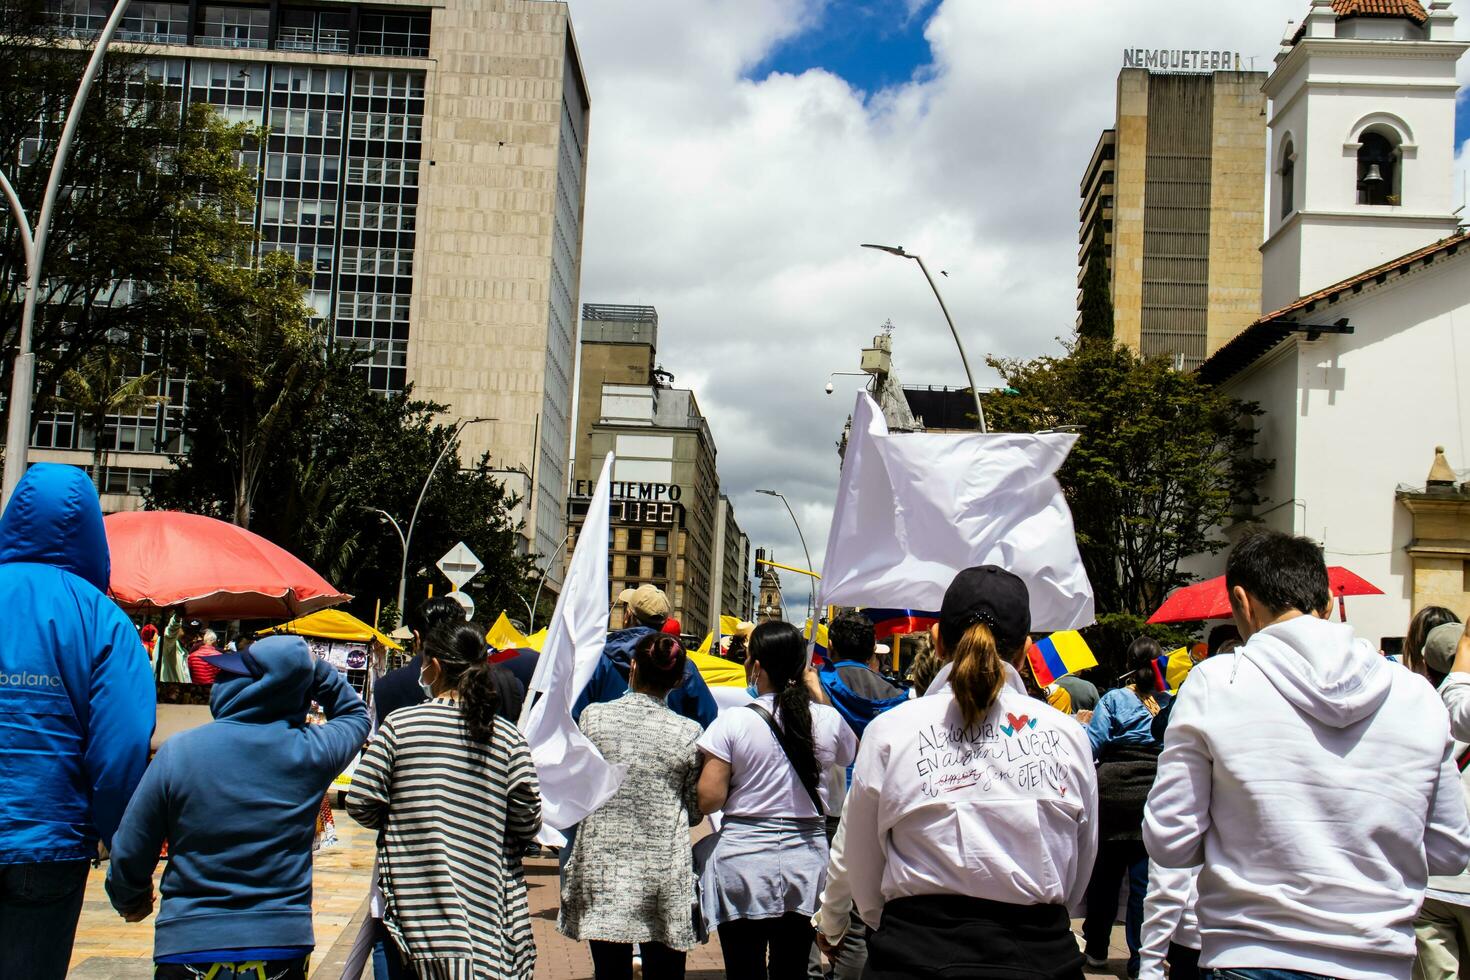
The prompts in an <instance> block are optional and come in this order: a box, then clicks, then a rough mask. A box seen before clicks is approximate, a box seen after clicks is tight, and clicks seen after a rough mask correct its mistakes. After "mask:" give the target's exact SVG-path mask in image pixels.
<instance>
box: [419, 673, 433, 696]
mask: <svg viewBox="0 0 1470 980" xmlns="http://www.w3.org/2000/svg"><path fill="white" fill-rule="evenodd" d="M419 690H420V691H423V692H424V697H426V698H432V697H433V696H434V688H433V687H431V686H430V685H429V682H428V681H426V680H424V669H423V668H422V667H420V668H419Z"/></svg>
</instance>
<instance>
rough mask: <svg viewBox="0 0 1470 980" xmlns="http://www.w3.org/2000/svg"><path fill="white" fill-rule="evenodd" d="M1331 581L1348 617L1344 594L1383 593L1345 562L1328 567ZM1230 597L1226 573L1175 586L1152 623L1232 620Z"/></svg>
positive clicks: (1341, 613) (1150, 620) (1333, 591)
mask: <svg viewBox="0 0 1470 980" xmlns="http://www.w3.org/2000/svg"><path fill="white" fill-rule="evenodd" d="M1327 584H1328V586H1329V587H1330V588H1331V590H1332V594H1333V595H1334V596H1336V597H1337V607H1338V613H1339V614H1340V615H1341V616H1342V618H1343V619H1347V605H1346V603H1345V602H1344V601H1343V596H1350V595H1383V590H1382V589H1380V588H1378V586H1376V585H1374V584H1373V583H1371V582H1369V581H1368V580H1367V579H1365V578H1363V577H1362V576H1360V575H1357V574H1356V573H1354V572H1350V571H1348V570H1347V569H1346V568H1343V567H1342V566H1341V565H1333V566H1331V567H1330V568H1328V569H1327ZM1229 618H1230V597H1229V595H1227V594H1226V592H1225V576H1223V575H1221V576H1220V577H1219V578H1212V579H1209V580H1207V581H1204V582H1197V583H1195V584H1194V585H1187V586H1185V587H1184V588H1182V589H1175V590H1174V591H1173V592H1172V593H1171V594H1170V595H1169V598H1167V599H1165V600H1164V604H1163V605H1162V606H1160V607H1159V608H1158V609H1157V610H1156V611H1155V612H1154V614H1153V615H1152V616H1150V617H1149V618H1148V621H1149V622H1150V623H1192V622H1196V621H1198V620H1202V619H1229Z"/></svg>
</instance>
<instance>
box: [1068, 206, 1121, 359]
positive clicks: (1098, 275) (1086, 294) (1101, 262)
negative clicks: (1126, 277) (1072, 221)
mask: <svg viewBox="0 0 1470 980" xmlns="http://www.w3.org/2000/svg"><path fill="white" fill-rule="evenodd" d="M1078 312H1079V313H1080V314H1081V317H1080V319H1079V320H1078V322H1077V336H1079V337H1082V338H1084V339H1086V340H1101V341H1111V340H1112V339H1113V293H1112V284H1111V282H1110V281H1109V279H1108V263H1107V257H1106V256H1105V255H1104V254H1103V236H1102V229H1101V228H1098V229H1097V230H1095V231H1094V232H1093V235H1092V244H1091V245H1089V246H1088V248H1087V269H1086V271H1084V272H1083V273H1082V308H1081V310H1079V311H1078Z"/></svg>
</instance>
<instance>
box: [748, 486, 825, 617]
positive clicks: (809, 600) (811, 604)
mask: <svg viewBox="0 0 1470 980" xmlns="http://www.w3.org/2000/svg"><path fill="white" fill-rule="evenodd" d="M756 493H763V494H765V495H766V496H767V497H780V498H781V503H783V504H785V505H786V513H788V514H790V515H791V523H792V524H795V525H796V537H797V538H798V539H799V540H800V541H801V553H802V554H804V555H806V567H807V569H808V570H809V571H813V572H814V571H816V569H815V568H813V567H812V553H811V552H810V551H808V550H807V547H806V535H804V534H802V533H801V522H800V521H798V520H797V519H796V511H794V510H792V509H791V504H790V502H789V501H787V499H786V495H785V494H781V493H777V492H776V491H775V490H757V491H756ZM806 608H807V618H809V619H810V620H812V623H813V626H814V627H815V623H816V619H817V602H816V592H815V590H814V588H813V586H812V579H810V578H808V579H807V582H806Z"/></svg>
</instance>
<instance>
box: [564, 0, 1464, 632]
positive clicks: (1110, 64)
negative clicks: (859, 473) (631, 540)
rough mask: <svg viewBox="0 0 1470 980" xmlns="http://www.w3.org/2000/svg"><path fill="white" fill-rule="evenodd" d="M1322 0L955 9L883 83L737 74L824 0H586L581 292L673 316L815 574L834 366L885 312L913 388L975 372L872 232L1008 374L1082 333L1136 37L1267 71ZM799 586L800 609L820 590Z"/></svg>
mask: <svg viewBox="0 0 1470 980" xmlns="http://www.w3.org/2000/svg"><path fill="white" fill-rule="evenodd" d="M1307 6H1308V2H1307V0H1238V2H1235V3H1231V4H1199V3H1188V4H1181V3H1178V2H1177V0H1119V2H1111V3H1099V2H1097V0H1042V2H1039V3H1028V4H994V3H975V2H963V0H946V2H944V3H943V4H942V5H941V6H940V7H939V8H938V9H937V10H936V11H935V13H934V14H933V16H932V17H931V18H930V20H929V22H928V24H927V25H926V28H925V36H926V37H927V39H928V41H929V42H930V44H931V46H932V49H933V53H934V64H933V66H932V68H926V69H924V70H922V71H921V72H919V73H918V75H917V76H916V78H915V79H914V80H913V81H910V82H909V83H907V84H904V85H900V86H896V87H894V88H891V89H888V90H885V91H882V92H878V93H868V95H869V96H870V97H868V98H865V93H862V92H858V91H855V90H853V88H852V87H851V86H849V85H848V84H847V83H846V82H845V81H844V80H843V79H841V78H838V77H836V76H834V75H832V74H829V73H827V72H824V71H820V70H812V71H807V72H805V73H803V74H801V75H799V76H792V75H784V74H772V75H770V76H769V77H766V78H763V79H760V80H757V81H751V80H748V79H745V78H744V77H743V73H744V72H746V71H749V70H750V67H751V66H753V65H756V64H759V63H760V62H761V61H762V59H763V58H764V57H765V56H766V55H767V54H768V53H769V52H770V51H771V50H772V49H773V48H774V47H775V46H776V45H778V44H779V43H780V42H781V41H782V40H783V39H787V38H790V37H792V36H793V35H795V34H796V33H798V32H800V31H801V30H802V29H803V28H804V27H805V26H806V25H811V24H814V23H816V22H817V21H818V15H819V14H820V11H821V3H820V2H819V0H803V2H795V0H785V2H783V0H743V2H738V3H737V2H732V0H655V2H646V3H645V2H640V3H636V4H632V3H626V2H621V0H581V2H576V3H574V6H573V10H572V17H573V22H574V25H575V29H576V32H577V36H578V40H579V44H580V47H581V51H582V56H583V58H584V61H585V63H586V69H587V75H588V80H589V85H590V88H591V94H592V104H593V108H592V113H593V122H592V128H591V149H590V154H589V188H588V196H587V216H586V225H585V241H584V251H583V256H584V258H583V276H582V298H583V300H584V301H587V302H612V303H617V302H628V303H649V304H653V305H654V306H656V307H658V311H659V318H660V331H659V334H660V336H659V360H660V362H661V363H662V364H663V366H664V367H666V368H667V369H669V370H670V371H672V372H673V373H674V374H675V376H676V382H677V383H678V384H679V385H680V386H685V385H687V386H690V387H693V388H694V389H695V390H696V392H697V394H698V398H699V402H700V405H701V406H702V407H703V409H704V412H705V414H706V416H707V417H708V418H709V421H710V427H711V429H712V431H713V433H714V438H715V441H716V443H717V445H718V447H719V468H720V474H721V478H722V480H723V483H724V489H725V492H726V493H728V494H729V495H730V497H731V498H732V500H733V501H734V503H735V507H736V515H737V518H738V520H739V521H740V523H741V525H742V526H743V527H744V528H745V530H746V531H747V532H748V533H749V534H750V535H751V538H752V540H753V542H754V543H755V544H756V545H757V546H760V545H765V546H770V547H774V548H775V550H776V553H777V555H778V557H779V558H781V559H782V560H786V561H790V562H792V563H796V562H798V561H800V560H801V550H800V546H799V544H798V543H797V540H796V535H795V533H794V531H793V529H792V527H791V521H790V518H789V517H788V516H787V514H786V512H785V510H784V508H782V507H781V506H780V502H779V501H776V500H773V499H771V498H767V497H761V496H757V495H755V494H754V493H753V492H752V491H753V490H754V489H755V488H758V487H772V488H775V489H778V490H781V491H782V492H784V493H785V494H786V495H787V496H788V498H789V499H790V500H791V503H792V506H793V508H795V509H796V510H797V513H798V515H799V517H800V519H801V522H802V526H803V529H804V530H805V532H806V536H807V541H808V544H809V545H810V546H811V548H812V551H813V560H814V561H816V562H817V563H818V564H820V562H821V553H822V551H823V549H824V548H825V543H826V533H827V524H828V521H829V520H830V517H831V507H832V500H833V496H834V493H835V489H836V483H837V474H838V458H837V455H836V451H835V445H834V444H835V442H836V440H837V439H838V438H839V437H840V435H841V432H842V426H843V422H844V420H845V418H846V415H847V413H848V411H849V410H850V408H851V405H852V393H853V392H854V391H855V390H856V387H857V385H858V384H859V383H860V380H861V379H858V378H838V379H834V383H836V387H837V392H838V393H837V394H834V395H832V396H827V395H825V394H824V393H823V387H824V386H825V384H826V383H827V375H828V373H829V372H831V371H854V370H856V369H857V364H858V351H859V349H860V348H861V347H862V346H864V345H865V344H866V343H867V342H868V341H869V340H870V339H871V337H872V336H873V334H874V333H876V332H877V330H878V328H879V327H880V325H881V324H882V323H883V321H884V320H886V319H888V318H889V317H891V318H892V319H893V322H894V323H895V324H896V325H897V329H896V331H895V343H896V364H897V367H898V370H899V372H900V374H901V376H902V378H903V379H904V381H905V382H906V383H909V384H951V385H953V384H962V383H963V375H962V373H961V371H960V368H959V363H958V359H957V358H956V356H955V354H954V350H953V344H952V341H951V340H950V337H949V334H948V332H947V330H946V328H945V326H944V323H943V320H942V319H941V317H940V313H939V310H938V308H937V306H936V305H935V303H934V300H933V297H932V295H931V294H930V293H929V291H928V287H927V286H926V285H925V283H924V281H923V279H922V277H921V276H920V275H919V272H918V269H916V268H914V267H913V266H912V264H911V263H907V262H903V261H901V260H899V259H896V258H892V257H889V256H885V255H882V254H880V253H875V252H869V251H863V250H860V249H859V248H858V247H857V246H858V244H859V243H860V242H865V241H878V242H887V243H892V244H902V245H905V246H907V247H908V248H909V249H910V250H912V251H917V252H920V253H921V254H923V255H924V257H925V259H926V260H927V261H928V262H929V264H930V266H931V268H932V269H934V270H936V274H937V270H939V269H945V270H947V271H948V273H949V276H948V278H941V279H940V280H939V282H940V283H941V288H942V289H943V290H944V292H945V298H946V300H947V301H948V303H949V305H950V308H951V310H952V311H953V313H954V316H955V319H956V321H957V323H958V324H959V325H960V330H961V333H962V334H963V336H964V339H965V342H966V344H967V346H968V348H969V351H970V353H971V358H972V365H973V366H974V367H975V368H976V370H977V373H978V374H981V375H982V376H981V377H979V378H978V379H977V380H978V381H979V383H980V384H981V385H985V384H987V383H993V381H994V376H993V374H992V373H991V372H989V370H988V369H985V368H983V364H982V363H981V362H983V359H984V356H985V354H987V353H994V354H998V355H1003V356H1031V355H1035V354H1039V353H1042V352H1045V351H1049V350H1053V349H1054V342H1053V338H1055V337H1057V336H1059V335H1064V334H1067V333H1069V332H1070V330H1071V325H1072V322H1073V319H1074V308H1073V304H1074V295H1075V288H1076V287H1075V282H1076V261H1077V254H1076V253H1077V245H1076V234H1077V210H1078V205H1079V199H1078V183H1079V181H1080V179H1081V171H1082V168H1083V166H1084V165H1085V164H1086V162H1087V159H1088V157H1089V156H1090V154H1091V152H1092V149H1093V146H1094V144H1095V143H1096V141H1097V138H1098V134H1099V133H1100V131H1101V130H1102V129H1104V128H1106V127H1107V126H1109V125H1111V123H1112V119H1113V108H1114V105H1113V103H1114V83H1115V79H1116V77H1117V73H1118V70H1119V68H1120V67H1121V56H1122V50H1123V49H1124V48H1125V47H1130V46H1144V45H1146V46H1153V47H1169V46H1181V47H1210V48H1215V49H1231V50H1239V51H1241V52H1245V53H1247V54H1249V53H1255V55H1256V61H1255V65H1256V67H1257V68H1259V69H1262V70H1269V68H1270V67H1271V57H1272V56H1273V55H1274V53H1275V51H1276V45H1277V42H1278V40H1279V39H1280V37H1281V33H1282V29H1283V26H1284V24H1285V22H1286V21H1287V20H1288V19H1296V20H1300V18H1301V17H1302V15H1304V14H1305V13H1306V9H1307ZM894 16H895V17H901V16H903V13H902V11H895V12H894ZM1467 19H1470V12H1467V13H1466V14H1464V15H1462V21H1461V25H1460V26H1461V28H1462V33H1465V31H1464V30H1463V29H1464V28H1466V27H1467V23H1466V20H1467ZM839 26H840V25H829V27H828V28H827V29H838V27H839ZM1467 73H1470V59H1467V60H1466V62H1465V63H1462V65H1461V77H1462V79H1464V78H1466V77H1467ZM1463 161H1464V154H1463V153H1462V155H1461V162H1462V166H1463ZM786 587H787V593H788V597H789V598H790V599H791V600H792V602H791V605H792V608H793V610H795V609H796V608H797V607H798V606H800V605H801V604H802V603H803V602H804V600H805V595H806V589H805V585H804V583H801V582H800V581H799V577H798V576H788V577H787V579H786Z"/></svg>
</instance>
